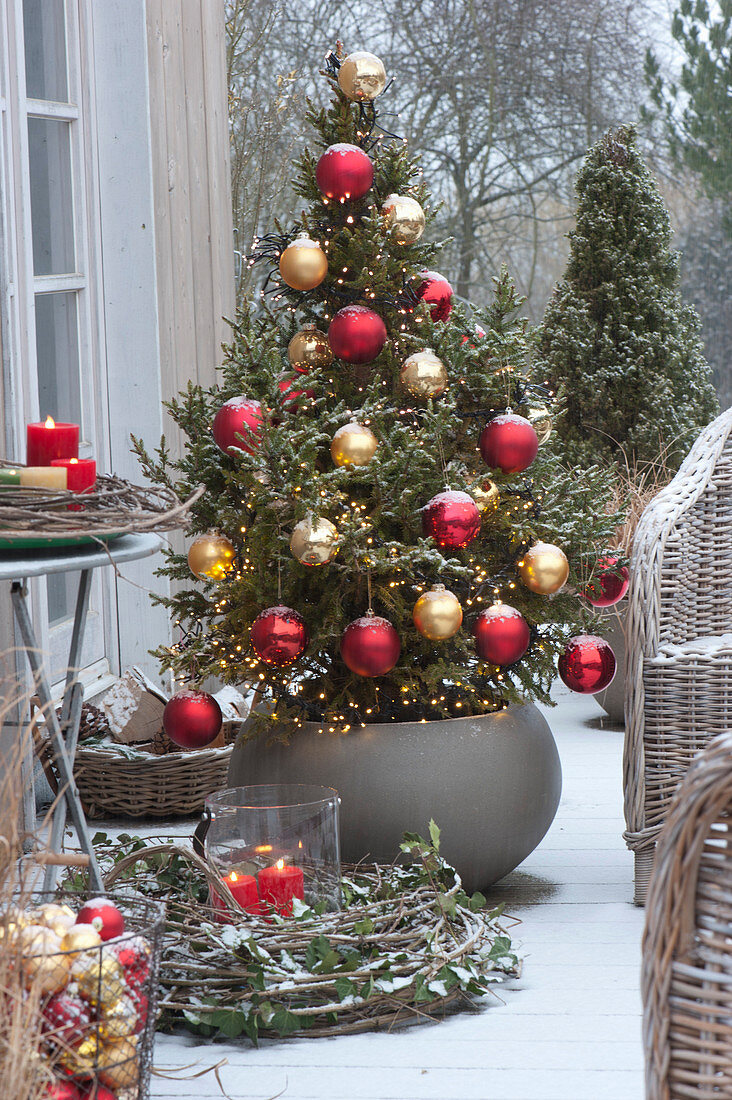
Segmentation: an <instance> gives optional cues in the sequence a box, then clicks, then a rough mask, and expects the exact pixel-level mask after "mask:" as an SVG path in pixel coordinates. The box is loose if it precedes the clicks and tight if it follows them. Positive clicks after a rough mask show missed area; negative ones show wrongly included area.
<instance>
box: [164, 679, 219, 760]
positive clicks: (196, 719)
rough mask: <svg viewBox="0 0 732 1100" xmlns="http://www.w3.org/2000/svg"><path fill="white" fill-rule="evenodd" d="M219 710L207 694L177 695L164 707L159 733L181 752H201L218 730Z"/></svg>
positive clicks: (204, 692) (212, 698)
mask: <svg viewBox="0 0 732 1100" xmlns="http://www.w3.org/2000/svg"><path fill="white" fill-rule="evenodd" d="M221 722H222V715H221V707H220V706H219V704H218V703H217V702H216V700H215V699H214V697H213V695H209V694H208V692H207V691H190V690H188V689H185V690H183V691H177V692H176V693H175V695H174V696H173V697H172V699H169V700H168V702H167V703H166V704H165V710H164V711H163V729H164V730H165V732H166V733H167V735H168V737H169V738H170V740H171V741H172V742H173V743H174V744H175V745H180V747H181V748H182V749H202V748H205V746H206V745H210V744H211V742H212V741H215V740H216V738H217V737H218V735H219V731H220V730H221Z"/></svg>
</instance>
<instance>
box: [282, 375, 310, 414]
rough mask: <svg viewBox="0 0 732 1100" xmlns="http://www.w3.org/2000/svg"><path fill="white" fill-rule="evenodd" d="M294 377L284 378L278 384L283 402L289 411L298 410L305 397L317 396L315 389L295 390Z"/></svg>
mask: <svg viewBox="0 0 732 1100" xmlns="http://www.w3.org/2000/svg"><path fill="white" fill-rule="evenodd" d="M294 384H295V383H294V379H292V378H282V379H281V380H280V381H279V382H278V383H277V385H278V386H279V390H280V393H281V394H282V404H283V405H284V406H285V408H286V409H287V410H288V411H289V412H297V411H298V409H299V408H300V406H301V405H302V403H303V399H305V398H307V399H311V398H313V397H315V390H293V388H292V387H293V385H294Z"/></svg>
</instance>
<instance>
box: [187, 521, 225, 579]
mask: <svg viewBox="0 0 732 1100" xmlns="http://www.w3.org/2000/svg"><path fill="white" fill-rule="evenodd" d="M235 557H236V548H235V547H234V544H233V543H231V542H229V540H228V539H227V538H226V536H225V535H217V534H216V533H215V532H212V531H210V532H209V533H208V534H206V535H199V536H198V538H196V539H194V540H193V542H192V543H191V545H190V546H189V547H188V568H189V569H190V571H191V573H192V574H193V576H194V577H199V578H200V579H201V580H203V578H204V577H206V578H208V579H209V580H213V581H220V580H223V578H224V577H225V576H226V574H227V573H228V572H229V570H230V569H231V567H232V563H233V561H234V558H235Z"/></svg>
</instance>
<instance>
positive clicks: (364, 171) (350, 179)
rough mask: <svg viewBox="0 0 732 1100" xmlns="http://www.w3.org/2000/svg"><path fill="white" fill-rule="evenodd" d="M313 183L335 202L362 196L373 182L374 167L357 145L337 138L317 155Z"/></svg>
mask: <svg viewBox="0 0 732 1100" xmlns="http://www.w3.org/2000/svg"><path fill="white" fill-rule="evenodd" d="M315 182H316V183H317V185H318V187H319V189H320V190H321V191H322V193H323V194H324V195H325V197H326V198H328V199H335V200H336V201H338V202H346V201H347V200H348V199H362V198H363V196H364V195H365V194H366V192H367V191H369V190H370V189H371V184H372V183H373V182H374V166H373V163H372V161H371V160H370V158H369V157H368V156H367V155H366V153H364V151H363V149H359V147H358V145H348V144H347V143H346V142H344V141H339V142H338V144H337V145H331V146H329V148H328V149H326V150H325V152H324V153H323V154H322V156H321V157H320V160H319V161H318V165H317V167H316V169H315Z"/></svg>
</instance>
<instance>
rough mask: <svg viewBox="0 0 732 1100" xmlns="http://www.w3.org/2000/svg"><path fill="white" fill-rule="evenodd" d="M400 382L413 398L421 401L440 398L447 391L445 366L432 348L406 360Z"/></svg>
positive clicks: (400, 373) (416, 353) (417, 352)
mask: <svg viewBox="0 0 732 1100" xmlns="http://www.w3.org/2000/svg"><path fill="white" fill-rule="evenodd" d="M399 381H400V382H401V384H402V385H403V386H404V388H405V390H407V391H408V392H409V393H411V395H412V397H416V398H417V399H418V400H420V401H426V400H427V399H428V398H430V397H439V396H440V394H442V393H444V392H445V390H446V389H447V371H446V370H445V364H444V363H443V362H442V360H441V359H438V358H437V356H436V355H435V353H434V352H433V351H432V348H425V349H424V351H415V352H414V354H413V355H410V356H409V358H408V359H405V360H404V363H403V364H402V369H401V371H400V372H399Z"/></svg>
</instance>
